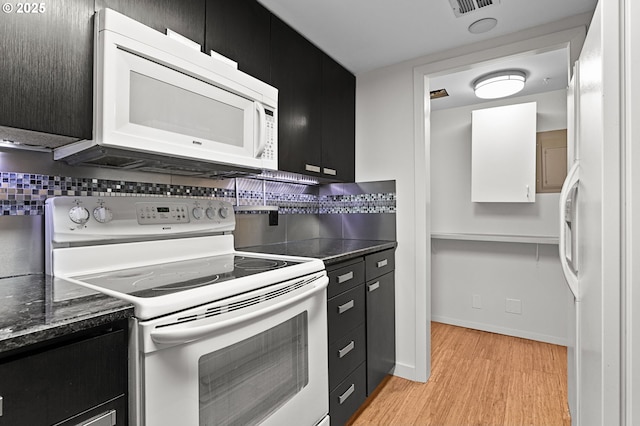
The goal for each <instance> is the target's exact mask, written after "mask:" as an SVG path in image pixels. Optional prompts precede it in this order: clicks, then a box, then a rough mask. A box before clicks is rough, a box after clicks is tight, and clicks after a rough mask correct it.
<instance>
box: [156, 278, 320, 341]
mask: <svg viewBox="0 0 640 426" xmlns="http://www.w3.org/2000/svg"><path fill="white" fill-rule="evenodd" d="M328 283H329V279H328V278H327V276H326V275H325V276H323V277H322V278H321V279H320V280H318V281H316V282H315V283H314V286H313V288H310V289H309V290H307V291H305V292H304V293H300V294H298V295H296V296H294V297H292V298H287V299H285V300H282V301H281V302H279V303H275V304H273V305H271V306H269V307H267V308H265V309H260V310H257V311H253V312H251V313H248V314H246V315H241V316H237V317H235V318H230V319H228V320H225V321H219V322H214V323H211V324H207V325H202V326H198V327H192V326H188V325H187V326H185V324H189V323H183V324H177V325H175V326H167V327H163V328H160V329H155V330H154V331H152V332H151V333H149V334H150V337H151V340H153V341H154V342H155V343H159V344H165V345H174V344H182V343H188V342H192V341H194V340H198V339H200V338H202V337H206V336H207V335H209V334H211V333H213V332H215V331H218V330H220V329H223V328H226V327H231V326H234V325H237V324H240V323H242V322H245V321H250V320H253V319H255V318H258V317H261V316H263V315H266V314H269V313H271V312H274V311H277V310H280V309H283V308H286V307H288V306H292V305H295V304H296V303H298V302H300V301H302V300H304V299H307V298H309V297H311V296H313V295H314V294H316V293H318V292H320V291H322V290H324V289H325V288H326V287H327V284H328Z"/></svg>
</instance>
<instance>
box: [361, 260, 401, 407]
mask: <svg viewBox="0 0 640 426" xmlns="http://www.w3.org/2000/svg"><path fill="white" fill-rule="evenodd" d="M366 287H367V395H370V394H371V392H373V391H374V390H375V388H376V387H377V386H378V385H379V384H380V382H381V381H382V379H384V377H385V376H386V375H387V374H389V372H390V371H391V369H392V368H393V367H394V365H395V363H396V323H395V285H394V276H393V272H390V273H388V274H386V275H383V276H381V277H379V278H377V279H375V280H373V281H369V282H367V284H366Z"/></svg>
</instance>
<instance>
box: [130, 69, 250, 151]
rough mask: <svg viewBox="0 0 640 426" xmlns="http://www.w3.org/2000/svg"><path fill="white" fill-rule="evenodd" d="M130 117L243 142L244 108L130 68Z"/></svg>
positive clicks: (225, 141) (159, 126) (179, 130)
mask: <svg viewBox="0 0 640 426" xmlns="http://www.w3.org/2000/svg"><path fill="white" fill-rule="evenodd" d="M129 90H130V98H129V121H130V122H131V123H133V124H137V125H140V126H146V127H150V128H153V129H158V130H164V131H167V132H172V133H179V134H188V135H190V136H192V137H193V138H195V139H203V140H209V141H215V142H219V143H223V144H226V145H232V146H237V147H242V146H243V137H244V111H243V110H242V109H241V108H238V107H236V106H233V105H229V104H226V103H224V102H220V101H218V100H215V99H212V98H209V97H207V96H203V95H200V94H198V93H194V92H191V91H188V90H185V89H184V88H181V87H178V86H174V85H171V84H168V83H165V82H163V81H160V80H157V79H155V78H151V77H148V76H146V75H143V74H140V73H137V72H135V71H131V72H130V85H129Z"/></svg>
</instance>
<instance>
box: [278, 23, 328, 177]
mask: <svg viewBox="0 0 640 426" xmlns="http://www.w3.org/2000/svg"><path fill="white" fill-rule="evenodd" d="M321 79H322V52H321V51H320V50H319V49H318V48H317V47H315V46H314V45H313V44H311V43H310V42H309V41H308V40H307V39H305V38H304V37H302V36H301V35H300V34H298V33H297V32H296V31H295V30H293V29H292V28H291V27H289V26H288V25H287V24H285V23H284V22H282V21H281V20H280V19H278V18H277V17H275V16H273V15H272V16H271V84H272V85H273V86H275V87H276V88H277V89H278V91H279V93H278V151H279V156H278V164H279V169H280V170H285V171H288V172H294V173H303V174H307V175H313V176H321V167H322V165H321V161H322V140H321V138H322V135H321V132H322V101H321V95H322V85H321Z"/></svg>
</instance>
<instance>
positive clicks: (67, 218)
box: [45, 196, 328, 426]
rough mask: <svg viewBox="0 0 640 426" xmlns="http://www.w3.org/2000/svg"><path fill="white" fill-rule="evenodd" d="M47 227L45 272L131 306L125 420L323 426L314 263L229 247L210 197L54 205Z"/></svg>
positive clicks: (324, 387) (322, 356) (322, 283)
mask: <svg viewBox="0 0 640 426" xmlns="http://www.w3.org/2000/svg"><path fill="white" fill-rule="evenodd" d="M45 219H46V228H45V229H46V246H47V248H46V256H47V257H46V261H45V264H46V272H47V273H48V274H49V275H53V276H54V277H56V278H58V281H60V280H62V281H63V282H68V283H72V284H76V285H80V286H84V287H86V288H90V289H93V290H95V291H99V292H102V293H105V294H109V295H111V296H114V297H117V298H120V299H123V300H126V301H129V302H131V303H132V304H133V305H134V311H135V317H134V318H133V319H132V326H131V336H132V338H131V344H130V351H131V356H130V364H131V380H130V383H131V387H130V388H131V389H130V394H131V395H130V396H131V398H130V399H131V404H130V412H131V416H130V419H131V424H134V425H149V426H163V425H176V424H180V425H213V424H243V425H244V424H264V425H281V424H287V423H289V422H290V421H291V420H292V419H296V424H301V425H310V426H312V425H316V424H328V415H327V413H328V377H327V343H326V342H327V339H326V286H327V283H328V279H327V276H326V272H325V271H324V264H323V263H322V261H320V260H317V259H310V258H303V257H293V256H277V255H261V254H260V255H259V254H255V253H242V252H237V251H235V250H234V239H233V234H232V232H233V230H234V229H235V217H234V212H233V206H232V205H231V204H229V203H227V202H223V201H219V200H214V199H206V200H204V199H193V198H170V197H136V196H113V197H55V198H50V199H48V200H47V202H46V209H45ZM54 291H55V290H54Z"/></svg>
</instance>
